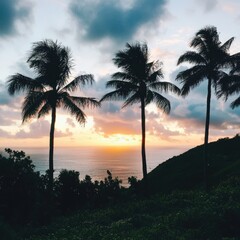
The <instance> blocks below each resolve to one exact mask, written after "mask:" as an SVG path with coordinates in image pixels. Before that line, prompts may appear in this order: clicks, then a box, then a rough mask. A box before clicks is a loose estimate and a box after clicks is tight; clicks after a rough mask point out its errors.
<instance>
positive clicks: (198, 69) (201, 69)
mask: <svg viewBox="0 0 240 240" xmlns="http://www.w3.org/2000/svg"><path fill="white" fill-rule="evenodd" d="M207 74H208V69H207V67H206V66H204V65H197V66H193V67H191V68H189V69H186V70H184V71H181V72H179V73H178V74H177V76H176V80H177V81H180V82H181V83H185V82H187V81H188V79H192V78H194V77H195V76H196V81H202V80H203V79H201V78H204V77H207Z"/></svg>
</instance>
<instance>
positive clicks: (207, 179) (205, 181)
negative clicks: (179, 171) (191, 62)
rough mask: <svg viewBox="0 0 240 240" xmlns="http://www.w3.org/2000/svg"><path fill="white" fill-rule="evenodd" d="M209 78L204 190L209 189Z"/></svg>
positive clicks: (209, 83)
mask: <svg viewBox="0 0 240 240" xmlns="http://www.w3.org/2000/svg"><path fill="white" fill-rule="evenodd" d="M211 81H212V80H211V78H209V79H208V92H207V110H206V122H205V136H204V156H203V157H204V187H205V190H206V191H208V189H209V161H208V149H207V148H208V136H209V122H210V104H211Z"/></svg>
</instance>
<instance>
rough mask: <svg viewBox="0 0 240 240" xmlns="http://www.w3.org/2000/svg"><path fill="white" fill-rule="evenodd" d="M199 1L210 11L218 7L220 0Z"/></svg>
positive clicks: (206, 10) (198, 1) (198, 0)
mask: <svg viewBox="0 0 240 240" xmlns="http://www.w3.org/2000/svg"><path fill="white" fill-rule="evenodd" d="M197 3H198V4H201V5H202V6H203V7H204V10H205V12H210V11H213V10H214V9H215V8H216V7H217V5H218V0H197Z"/></svg>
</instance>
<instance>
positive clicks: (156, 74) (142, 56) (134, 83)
mask: <svg viewBox="0 0 240 240" xmlns="http://www.w3.org/2000/svg"><path fill="white" fill-rule="evenodd" d="M113 62H114V64H115V65H116V66H117V67H118V68H120V69H121V70H122V71H120V72H116V73H114V74H113V75H112V80H110V81H108V82H107V84H106V87H107V88H115V90H114V91H112V92H109V93H107V94H105V95H104V96H103V97H102V99H101V101H105V100H125V102H124V104H123V106H122V107H123V108H124V107H126V106H129V105H132V104H134V103H140V107H141V127H142V145H141V152H142V170H143V178H144V179H146V176H147V162H146V151H145V141H146V127H145V107H146V106H147V105H148V104H149V103H151V102H155V103H156V105H157V107H158V108H160V109H161V110H163V112H165V113H169V112H170V102H169V100H168V99H166V98H165V97H164V96H162V95H161V94H160V93H162V92H167V91H172V92H174V93H177V94H179V93H180V90H179V88H178V87H176V86H175V85H174V84H172V83H170V82H163V81H160V79H162V78H163V73H162V69H161V64H160V63H159V62H158V61H152V62H150V61H149V53H148V47H147V44H140V43H135V44H132V45H130V44H128V43H127V44H126V49H124V50H123V51H119V52H118V53H117V54H116V56H115V58H114V59H113ZM159 92H160V93H159Z"/></svg>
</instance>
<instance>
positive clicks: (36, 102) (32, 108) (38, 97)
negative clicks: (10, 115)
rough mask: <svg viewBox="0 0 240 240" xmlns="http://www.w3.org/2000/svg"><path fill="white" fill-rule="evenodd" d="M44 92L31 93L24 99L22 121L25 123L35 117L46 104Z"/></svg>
mask: <svg viewBox="0 0 240 240" xmlns="http://www.w3.org/2000/svg"><path fill="white" fill-rule="evenodd" d="M45 100H46V99H45V97H44V93H43V92H37V91H31V92H29V93H28V94H27V96H26V97H25V99H24V102H23V106H22V119H23V122H25V121H27V120H28V119H30V118H32V117H34V116H36V115H37V113H38V112H39V109H40V108H41V107H42V105H43V104H44V103H45Z"/></svg>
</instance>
